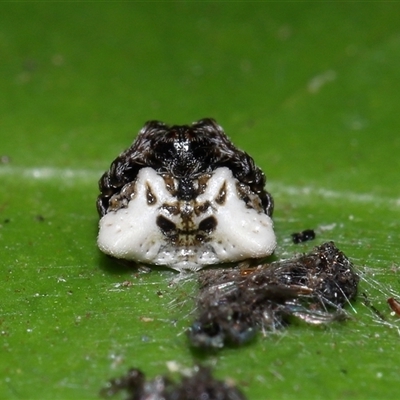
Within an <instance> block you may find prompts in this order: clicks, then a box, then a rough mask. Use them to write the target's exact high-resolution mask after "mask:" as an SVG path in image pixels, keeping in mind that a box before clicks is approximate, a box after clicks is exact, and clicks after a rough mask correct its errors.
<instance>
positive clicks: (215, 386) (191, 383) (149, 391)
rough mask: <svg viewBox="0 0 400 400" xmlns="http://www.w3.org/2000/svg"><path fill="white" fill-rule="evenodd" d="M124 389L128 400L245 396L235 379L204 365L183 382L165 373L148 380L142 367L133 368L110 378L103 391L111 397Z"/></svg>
mask: <svg viewBox="0 0 400 400" xmlns="http://www.w3.org/2000/svg"><path fill="white" fill-rule="evenodd" d="M121 391H124V392H126V394H127V397H126V400H150V399H151V400H246V397H245V396H244V395H243V394H242V393H241V392H240V391H239V389H237V388H236V387H235V386H234V385H233V384H232V383H228V382H224V381H219V380H217V379H215V378H214V377H213V376H212V373H211V370H210V369H209V368H207V367H203V366H199V367H196V371H195V373H194V374H193V375H191V376H184V377H182V379H181V381H180V382H174V381H172V380H171V379H170V378H168V377H166V376H157V377H156V378H154V379H153V380H147V379H146V377H145V375H144V373H143V372H142V371H140V370H139V369H137V368H132V369H130V370H129V371H128V373H127V374H126V375H125V376H123V377H121V378H117V379H113V380H111V381H110V382H109V384H108V386H107V387H106V388H104V389H103V390H102V391H101V392H100V394H101V396H103V397H111V396H114V395H115V394H117V393H118V392H121Z"/></svg>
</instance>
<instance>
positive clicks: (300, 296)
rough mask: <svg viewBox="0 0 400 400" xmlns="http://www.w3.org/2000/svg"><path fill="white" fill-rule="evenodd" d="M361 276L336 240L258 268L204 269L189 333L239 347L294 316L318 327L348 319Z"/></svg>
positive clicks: (202, 341) (204, 341) (199, 342)
mask: <svg viewBox="0 0 400 400" xmlns="http://www.w3.org/2000/svg"><path fill="white" fill-rule="evenodd" d="M358 281H359V277H358V275H357V274H356V273H355V272H354V269H353V265H352V263H351V262H350V261H349V260H348V258H347V257H346V256H345V255H344V254H343V253H342V252H341V251H340V250H338V249H337V247H336V246H335V244H334V243H333V242H327V243H324V244H322V245H321V246H318V247H315V248H314V250H313V251H312V252H310V253H309V254H305V255H301V256H298V257H296V258H293V259H289V260H282V261H277V262H273V263H271V264H261V265H259V266H257V267H254V268H246V269H244V268H243V267H242V268H240V267H237V268H234V269H212V270H205V271H203V272H201V273H200V275H199V284H200V292H199V295H198V300H197V307H198V311H197V313H198V317H197V319H196V320H195V322H194V323H193V324H192V326H191V328H190V329H189V331H188V335H189V339H190V342H191V344H192V345H193V346H195V347H201V348H214V349H218V348H222V347H224V346H225V345H226V344H233V345H241V344H244V343H246V342H248V341H249V340H251V339H252V338H253V337H254V335H255V334H256V333H257V331H259V330H263V331H267V330H271V331H273V330H275V329H279V328H282V327H284V326H286V325H287V324H288V323H290V321H291V320H292V319H293V317H295V318H297V319H300V320H302V321H305V322H306V323H308V324H313V325H319V324H326V323H329V322H332V321H341V320H344V319H346V318H347V317H348V314H347V313H346V311H344V310H343V308H342V307H343V306H345V305H346V304H348V303H349V301H350V300H352V299H355V297H356V294H357V286H358Z"/></svg>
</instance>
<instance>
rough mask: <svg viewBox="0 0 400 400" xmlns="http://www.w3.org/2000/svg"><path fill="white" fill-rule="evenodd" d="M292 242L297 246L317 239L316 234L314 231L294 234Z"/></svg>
mask: <svg viewBox="0 0 400 400" xmlns="http://www.w3.org/2000/svg"><path fill="white" fill-rule="evenodd" d="M291 236H292V241H293V243H295V244H298V243H303V242H308V241H309V240H314V239H315V232H314V230H313V229H306V230H304V231H302V232H297V233H292V235H291Z"/></svg>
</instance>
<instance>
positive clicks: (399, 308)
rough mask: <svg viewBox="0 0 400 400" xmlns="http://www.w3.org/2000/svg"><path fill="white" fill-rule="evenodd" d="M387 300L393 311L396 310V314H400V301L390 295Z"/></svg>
mask: <svg viewBox="0 0 400 400" xmlns="http://www.w3.org/2000/svg"><path fill="white" fill-rule="evenodd" d="M387 302H388V304H389V307H390V308H391V309H392V311H394V312H395V314H396V315H399V316H400V302H399V301H398V300H396V299H395V298H393V297H390V298H389V299H388V300H387Z"/></svg>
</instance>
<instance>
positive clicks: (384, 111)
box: [0, 2, 400, 399]
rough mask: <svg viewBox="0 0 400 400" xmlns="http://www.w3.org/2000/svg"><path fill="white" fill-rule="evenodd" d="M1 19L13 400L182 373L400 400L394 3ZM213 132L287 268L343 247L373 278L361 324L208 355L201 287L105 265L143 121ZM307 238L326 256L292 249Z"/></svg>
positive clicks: (28, 6) (124, 10)
mask: <svg viewBox="0 0 400 400" xmlns="http://www.w3.org/2000/svg"><path fill="white" fill-rule="evenodd" d="M0 11H1V12H0V143H1V145H0V156H1V165H0V176H1V180H2V190H1V192H0V243H1V249H2V254H1V266H2V272H3V279H2V283H1V284H0V285H1V286H0V287H1V292H2V295H3V296H2V301H1V305H0V312H1V314H0V333H1V344H2V357H1V358H0V397H2V398H8V399H18V398H30V399H34V398H38V399H39V398H40V399H53V398H63V399H73V398H86V399H90V398H97V397H98V392H99V390H100V388H101V387H103V386H104V385H105V382H106V381H107V380H108V379H109V378H111V377H115V376H119V375H122V374H123V373H124V372H125V371H126V370H127V369H128V368H129V367H131V366H135V367H139V368H141V369H143V370H144V372H145V373H146V374H147V375H148V376H149V377H153V376H155V375H156V374H160V373H165V372H166V371H167V366H166V363H167V362H168V361H176V362H178V363H179V364H180V365H182V366H183V367H190V366H192V365H193V364H194V363H196V362H199V361H202V362H205V363H209V364H212V365H213V366H214V369H215V374H216V376H218V377H219V378H226V377H231V378H233V379H234V380H235V381H236V382H237V384H238V385H239V386H240V387H241V388H242V389H243V391H244V392H245V393H246V395H247V396H248V398H249V399H261V398H262V399H264V398H280V399H319V398H324V399H329V398H332V399H337V398H351V399H365V398H375V399H387V398H395V397H396V393H397V392H398V390H397V389H396V388H397V382H398V366H397V365H398V357H397V351H396V349H397V347H398V341H399V321H398V320H397V317H396V316H395V315H391V313H390V311H391V310H390V309H389V307H388V306H387V304H386V300H387V298H388V297H390V296H393V295H395V294H396V293H398V292H399V275H398V265H399V264H398V263H399V261H398V260H399V256H400V250H399V246H398V243H399V239H400V233H399V232H400V230H399V221H400V195H399V192H400V191H399V189H400V184H399V170H400V158H399V152H400V136H399V134H398V131H399V127H400V123H399V122H400V121H399V117H398V114H399V113H398V110H397V106H398V104H399V101H400V69H399V68H398V66H399V63H400V35H399V29H398V15H399V14H398V12H399V5H398V4H397V3H395V2H391V3H390V2H386V3H383V2H381V3H379V2H376V3H357V2H355V3H354V2H353V3H346V2H339V3H335V2H308V3H293V2H281V3H276V2H263V3H260V2H250V3H244V2H243V3H241V2H221V3H218V2H203V3H199V2H159V3H136V2H124V3H121V2H89V3H82V2H73V3H30V2H23V3H17V2H15V3H2V5H1V6H0ZM208 116H209V117H214V118H216V119H217V121H218V122H219V123H220V124H221V125H222V126H223V127H224V128H225V130H226V132H227V133H228V135H229V136H230V137H231V138H232V140H233V141H234V143H236V144H237V145H239V146H240V147H241V148H243V149H245V150H246V151H247V152H248V153H249V154H251V155H252V156H253V157H254V158H255V160H256V162H257V164H258V165H260V166H261V167H262V168H263V170H264V171H265V172H266V174H267V176H268V189H269V191H270V192H271V193H272V194H273V196H274V199H275V203H276V208H275V214H274V220H275V227H276V232H277V236H278V241H279V246H278V249H277V251H276V256H277V258H280V257H283V258H288V257H292V256H293V255H294V254H296V253H299V252H304V251H308V250H309V249H311V248H312V247H313V246H314V245H316V244H319V243H322V242H323V241H326V240H333V241H335V243H336V245H337V246H338V247H339V248H340V249H341V250H342V251H344V252H345V254H346V255H347V256H348V257H350V258H351V259H352V260H353V262H354V263H355V264H356V265H357V267H358V269H359V271H360V273H361V274H362V278H363V279H362V281H361V284H360V300H359V301H358V302H357V303H356V304H355V305H354V309H353V310H351V313H352V315H353V317H354V318H353V319H352V320H351V321H349V322H347V323H344V324H339V323H338V324H333V325H331V326H329V327H326V328H324V329H321V328H315V327H310V326H305V325H299V326H291V327H289V328H288V329H287V330H286V331H284V332H274V333H267V334H266V335H265V337H263V336H262V335H259V336H258V338H257V340H256V341H255V342H253V343H251V344H249V345H248V346H245V347H243V348H237V349H236V348H228V349H224V350H222V351H221V352H219V353H217V354H211V355H206V354H201V353H198V352H192V351H191V350H190V348H189V346H188V341H187V338H186V335H185V329H186V327H188V326H189V324H190V321H191V320H192V318H193V315H192V314H191V312H192V310H193V300H194V298H195V295H196V285H195V282H194V278H193V280H192V281H188V282H183V281H179V280H176V278H177V275H176V274H175V273H174V272H171V271H169V270H165V269H159V268H155V269H154V270H153V271H152V272H151V273H149V274H142V273H138V272H137V271H135V270H130V269H127V268H123V267H121V266H119V265H118V264H116V263H114V262H112V261H111V260H108V259H107V258H106V257H105V256H103V255H102V254H100V252H99V250H98V249H97V247H96V234H97V221H98V216H97V213H96V209H95V199H96V196H97V193H98V189H97V181H98V179H99V177H100V176H101V174H102V172H104V171H105V170H106V169H107V168H108V166H109V164H110V163H111V161H112V160H113V159H114V158H115V157H116V156H117V155H118V154H119V152H120V151H122V150H123V149H125V148H126V147H128V146H129V145H130V143H131V142H132V141H133V139H134V137H135V135H136V133H137V132H138V130H139V129H140V128H141V127H142V125H143V124H144V122H145V121H147V120H150V119H159V120H164V121H165V122H168V123H174V124H180V123H190V122H192V121H194V120H197V119H200V118H203V117H208ZM306 228H313V229H315V230H316V232H317V239H316V240H315V241H314V242H310V243H306V244H303V245H294V244H292V243H291V240H290V234H291V233H293V232H296V231H300V230H303V229H306ZM362 293H365V294H366V295H367V298H368V300H369V301H370V303H371V304H370V305H369V306H365V305H363V302H365V298H364V297H363V295H362ZM381 317H384V318H385V319H384V320H383V319H382V318H381Z"/></svg>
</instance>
